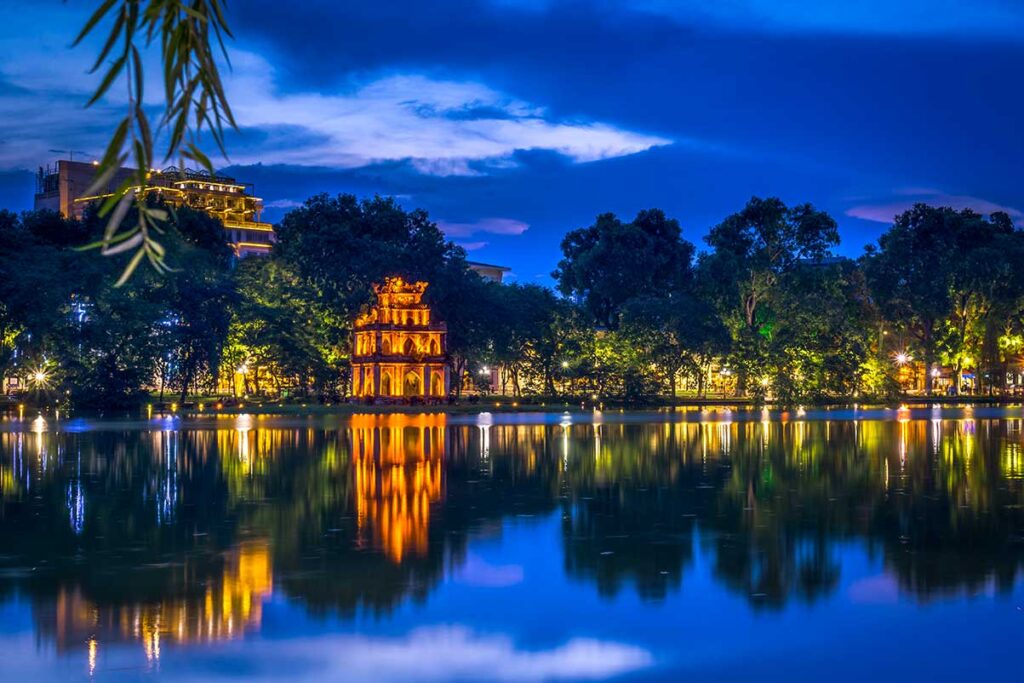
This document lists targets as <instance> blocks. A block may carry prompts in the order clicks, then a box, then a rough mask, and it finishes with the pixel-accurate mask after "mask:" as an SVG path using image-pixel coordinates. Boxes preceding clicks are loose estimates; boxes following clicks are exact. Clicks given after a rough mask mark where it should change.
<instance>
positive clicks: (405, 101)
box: [0, 0, 1024, 284]
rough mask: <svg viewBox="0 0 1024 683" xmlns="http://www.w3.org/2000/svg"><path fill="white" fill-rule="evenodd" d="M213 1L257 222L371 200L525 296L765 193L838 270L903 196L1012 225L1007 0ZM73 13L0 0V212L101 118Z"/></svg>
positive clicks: (106, 112)
mask: <svg viewBox="0 0 1024 683" xmlns="http://www.w3.org/2000/svg"><path fill="white" fill-rule="evenodd" d="M229 4H230V15H229V22H230V24H231V26H232V28H233V30H234V32H235V40H234V41H232V42H231V43H230V51H231V57H232V70H231V72H230V74H229V75H228V76H227V87H228V94H229V97H230V99H231V101H232V105H233V107H234V109H235V113H236V116H237V119H238V121H239V123H240V126H241V129H240V131H239V132H238V133H237V134H232V136H231V138H230V147H229V153H230V155H231V158H230V162H229V163H228V162H225V166H226V167H227V168H226V170H227V171H228V172H229V173H231V174H232V175H235V176H236V177H237V178H239V179H240V180H246V181H251V182H253V183H255V186H256V192H257V194H258V195H259V196H261V197H263V198H264V200H265V202H266V206H267V210H266V212H265V215H264V218H265V219H268V220H271V221H276V220H278V219H279V218H280V217H281V215H283V213H284V212H285V211H286V210H287V209H288V207H290V206H294V205H296V204H298V203H301V202H302V200H304V199H305V198H306V197H308V196H309V195H310V194H313V193H316V192H330V193H337V192H353V193H356V194H358V195H372V194H373V193H381V194H389V195H395V196H396V197H397V198H398V199H399V200H400V201H401V202H402V204H403V205H405V206H407V207H409V208H413V207H422V208H425V209H427V210H428V211H429V212H430V214H431V216H432V217H433V218H434V219H435V220H436V221H438V222H439V223H440V224H441V226H442V227H443V228H444V229H445V230H446V232H447V233H448V235H449V236H450V237H451V238H452V239H453V240H455V241H457V242H458V243H460V244H462V245H463V246H465V247H466V249H467V250H468V252H469V255H470V258H472V259H475V260H480V261H486V262H489V263H499V264H505V265H508V266H511V267H512V270H513V275H514V277H515V278H516V279H518V280H519V281H521V282H539V283H543V284H549V283H550V282H551V280H550V277H549V275H550V271H551V270H552V268H553V267H554V265H555V263H556V262H557V260H558V258H559V249H558V244H559V241H560V240H561V237H562V235H563V234H564V233H565V232H566V231H567V230H570V229H573V228H576V227H580V226H583V225H588V224H589V223H591V222H592V220H593V218H594V216H596V215H597V214H598V213H602V212H606V211H613V212H616V213H618V214H620V215H622V216H625V217H632V215H633V214H635V213H636V211H638V210H639V209H642V208H648V207H652V206H656V207H661V208H663V209H665V210H666V211H667V212H668V213H669V215H671V216H673V217H676V218H678V219H679V220H680V222H681V223H682V225H683V229H684V234H685V236H686V237H687V238H688V239H690V240H691V241H694V242H697V243H700V241H701V237H702V236H703V235H704V234H705V233H706V231H707V230H708V228H710V227H711V226H712V225H714V224H715V223H716V222H717V221H719V220H720V219H721V218H722V217H724V216H725V215H727V214H728V213H730V212H733V211H735V210H738V209H739V208H740V207H742V205H743V204H744V202H746V200H747V199H748V198H749V197H750V196H752V195H761V196H766V195H778V196H780V197H782V198H783V200H785V201H787V202H790V203H796V202H803V201H810V202H813V203H815V204H817V205H818V206H820V207H822V208H824V209H827V210H828V211H830V212H831V213H832V214H833V216H835V218H836V219H837V220H838V221H839V224H840V228H841V232H842V236H843V244H842V246H841V247H840V252H841V253H845V254H848V255H854V256H855V255H858V254H859V253H861V251H862V249H863V246H864V244H866V243H868V242H870V241H873V240H874V239H876V238H877V236H878V235H879V234H880V233H881V231H883V230H884V229H885V227H886V225H887V223H888V222H889V221H890V220H891V218H892V216H893V215H894V214H895V213H897V212H899V211H900V210H902V209H904V208H906V207H908V206H909V205H911V204H912V203H914V202H916V201H927V202H929V203H933V204H941V205H951V206H955V207H971V208H974V209H977V210H979V211H982V212H990V211H993V210H997V209H998V210H1004V211H1007V212H1008V213H1010V215H1011V216H1013V217H1014V218H1015V219H1016V220H1018V222H1019V221H1021V220H1022V218H1024V216H1022V214H1021V209H1024V183H1022V182H1021V179H1022V174H1021V172H1020V164H1021V162H1022V161H1024V133H1022V131H1021V125H1020V120H1021V116H1022V108H1024V107H1022V105H1024V88H1022V80H1021V74H1022V73H1024V2H1020V0H973V1H968V0H903V1H902V2H896V1H894V0H860V1H859V2H850V1H849V0H817V1H814V2H811V1H807V2H800V1H799V0H776V1H774V2H773V1H771V0H729V1H722V0H719V1H718V2H689V1H686V0H679V1H677V2H670V1H669V0H646V1H640V2H624V1H623V2H616V1H615V0H603V1H598V2H590V3H585V2H559V1H558V0H433V1H431V2H423V1H422V0H418V1H416V2H412V1H407V0H397V1H396V0H375V1H373V2H353V1H345V2H337V1H336V0H323V1H317V2H313V1H308V0H302V2H287V3H286V2H280V1H273V2H271V1H270V0H245V1H241V0H235V1H234V2H231V3H229ZM94 5H95V3H91V2H81V1H79V0H68V2H67V3H62V2H57V1H51V0H38V1H37V2H32V3H26V2H16V1H15V0H0V206H2V207H6V208H11V209H17V210H21V209H27V208H30V206H31V202H32V192H33V186H34V180H33V177H32V171H33V170H34V169H35V168H36V167H38V166H39V165H41V164H46V163H48V162H53V161H54V160H55V159H56V158H58V157H60V156H62V155H61V154H58V153H54V152H51V151H49V150H54V149H56V150H69V149H71V150H76V151H79V150H80V151H82V152H86V153H87V155H88V154H92V155H99V154H100V153H101V152H102V149H103V146H104V142H105V136H107V135H109V133H110V130H111V128H112V126H113V124H114V122H116V120H117V118H116V117H117V116H118V115H119V113H120V111H121V110H120V108H119V107H121V106H123V100H121V99H119V97H120V96H119V95H116V94H115V95H112V96H111V97H110V98H108V100H107V101H105V102H103V103H102V104H101V105H99V106H96V107H94V108H92V109H89V110H84V109H83V108H82V106H83V104H84V102H85V100H86V99H87V94H88V93H89V91H90V89H91V88H92V87H94V86H95V83H96V77H94V76H89V75H88V74H87V73H86V71H87V68H88V66H89V65H90V64H91V61H92V59H93V58H94V56H95V53H96V50H97V42H98V41H96V40H93V41H91V42H90V43H88V44H86V45H84V46H80V47H78V48H75V49H71V48H70V47H69V45H70V43H71V41H72V39H73V37H74V34H75V33H76V32H77V30H78V28H79V27H80V25H81V24H82V23H84V20H85V18H86V17H87V16H88V13H89V11H90V10H91V8H92V7H93V6H94ZM151 57H153V59H151V60H150V63H151V64H152V65H153V68H151V69H150V72H151V75H152V76H155V75H156V74H157V69H156V68H155V66H156V61H155V55H151ZM158 85H159V84H158V83H157V82H156V81H155V80H154V81H153V83H152V85H151V87H149V88H148V92H149V93H150V96H151V97H152V98H153V100H152V105H153V112H154V114H156V113H157V112H158V111H159V107H160V104H161V103H160V101H159V99H158V94H159V92H160V90H159V87H158Z"/></svg>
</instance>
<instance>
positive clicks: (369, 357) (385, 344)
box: [352, 277, 448, 400]
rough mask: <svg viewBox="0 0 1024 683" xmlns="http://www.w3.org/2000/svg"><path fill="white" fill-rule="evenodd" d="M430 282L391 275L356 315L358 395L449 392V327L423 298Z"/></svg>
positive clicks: (422, 396)
mask: <svg viewBox="0 0 1024 683" xmlns="http://www.w3.org/2000/svg"><path fill="white" fill-rule="evenodd" d="M426 288H427V283H426V282H406V281H405V280H403V279H402V278H401V277H389V278H387V279H386V280H385V281H384V284H383V285H374V287H373V291H374V292H375V293H376V295H377V303H376V304H375V305H374V306H373V307H371V308H370V309H369V310H368V311H367V312H365V313H363V314H361V315H360V316H359V317H357V318H356V322H355V340H354V343H353V347H352V348H353V352H352V395H353V396H356V397H358V398H374V399H376V398H380V399H405V400H408V399H413V398H420V399H440V398H444V397H445V396H447V395H448V365H447V363H446V362H445V352H446V343H447V337H448V327H447V326H446V325H445V324H444V323H443V322H434V321H433V320H432V318H431V312H430V307H429V306H427V304H425V303H423V292H424V291H425V290H426Z"/></svg>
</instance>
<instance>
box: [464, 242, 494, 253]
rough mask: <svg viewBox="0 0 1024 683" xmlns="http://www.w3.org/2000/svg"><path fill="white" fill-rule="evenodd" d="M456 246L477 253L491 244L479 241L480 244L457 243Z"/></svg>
mask: <svg viewBox="0 0 1024 683" xmlns="http://www.w3.org/2000/svg"><path fill="white" fill-rule="evenodd" d="M456 244H457V245H459V246H460V247H462V248H463V249H465V250H466V251H476V250H478V249H483V248H484V247H486V246H487V245H488V244H489V243H488V242H479V241H478V242H456Z"/></svg>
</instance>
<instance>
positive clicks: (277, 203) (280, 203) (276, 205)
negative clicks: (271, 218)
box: [263, 199, 302, 209]
mask: <svg viewBox="0 0 1024 683" xmlns="http://www.w3.org/2000/svg"><path fill="white" fill-rule="evenodd" d="M300 206H302V202H297V201H295V200H294V199H275V200H273V201H269V202H263V208H265V209H295V208H298V207H300Z"/></svg>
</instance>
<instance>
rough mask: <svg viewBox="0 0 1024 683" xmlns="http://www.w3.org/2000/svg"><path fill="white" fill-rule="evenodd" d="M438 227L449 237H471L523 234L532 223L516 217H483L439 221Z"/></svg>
mask: <svg viewBox="0 0 1024 683" xmlns="http://www.w3.org/2000/svg"><path fill="white" fill-rule="evenodd" d="M437 227H439V228H441V230H442V231H444V234H445V235H447V236H448V237H469V236H470V235H476V234H479V233H487V234H489V235H522V234H523V233H524V232H526V231H527V230H528V229H529V228H530V225H529V224H528V223H524V222H523V221H517V220H515V219H514V218H482V219H480V220H478V221H476V222H475V223H452V222H449V221H438V222H437Z"/></svg>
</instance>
